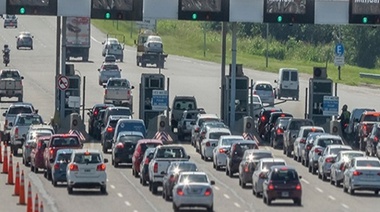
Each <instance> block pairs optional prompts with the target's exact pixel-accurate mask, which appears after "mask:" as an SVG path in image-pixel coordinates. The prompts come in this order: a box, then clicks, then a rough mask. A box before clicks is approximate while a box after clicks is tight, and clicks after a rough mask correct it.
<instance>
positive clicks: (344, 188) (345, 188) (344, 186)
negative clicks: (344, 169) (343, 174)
mask: <svg viewBox="0 0 380 212" xmlns="http://www.w3.org/2000/svg"><path fill="white" fill-rule="evenodd" d="M347 191H348V189H347V187H346V184H345V183H344V178H343V192H345V193H346V192H347Z"/></svg>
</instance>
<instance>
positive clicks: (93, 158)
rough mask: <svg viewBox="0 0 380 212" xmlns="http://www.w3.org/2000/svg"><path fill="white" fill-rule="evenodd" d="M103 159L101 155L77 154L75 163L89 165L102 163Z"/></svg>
mask: <svg viewBox="0 0 380 212" xmlns="http://www.w3.org/2000/svg"><path fill="white" fill-rule="evenodd" d="M101 162H102V159H101V157H100V154H99V153H88V152H86V153H76V154H75V157H74V163H78V164H89V163H101Z"/></svg>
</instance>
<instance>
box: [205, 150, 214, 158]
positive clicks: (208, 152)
mask: <svg viewBox="0 0 380 212" xmlns="http://www.w3.org/2000/svg"><path fill="white" fill-rule="evenodd" d="M203 148H204V149H203V153H204V155H203V156H205V157H207V158H212V156H213V154H214V153H213V150H214V147H203Z"/></svg>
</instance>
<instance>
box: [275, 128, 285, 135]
mask: <svg viewBox="0 0 380 212" xmlns="http://www.w3.org/2000/svg"><path fill="white" fill-rule="evenodd" d="M276 132H277V135H278V134H282V133H284V130H283V129H281V128H278V129H277V130H276Z"/></svg>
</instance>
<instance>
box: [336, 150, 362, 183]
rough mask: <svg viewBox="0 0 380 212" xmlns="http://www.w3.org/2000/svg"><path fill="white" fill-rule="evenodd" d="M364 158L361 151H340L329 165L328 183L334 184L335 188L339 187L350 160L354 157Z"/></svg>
mask: <svg viewBox="0 0 380 212" xmlns="http://www.w3.org/2000/svg"><path fill="white" fill-rule="evenodd" d="M364 156H365V153H364V152H362V151H354V150H347V151H340V152H339V153H338V155H337V156H336V158H335V160H334V161H335V163H333V165H331V173H330V183H331V184H334V185H335V186H336V187H339V185H340V183H341V182H342V181H343V176H344V171H345V170H346V168H347V165H348V163H349V162H350V160H351V159H352V158H355V157H364Z"/></svg>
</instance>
